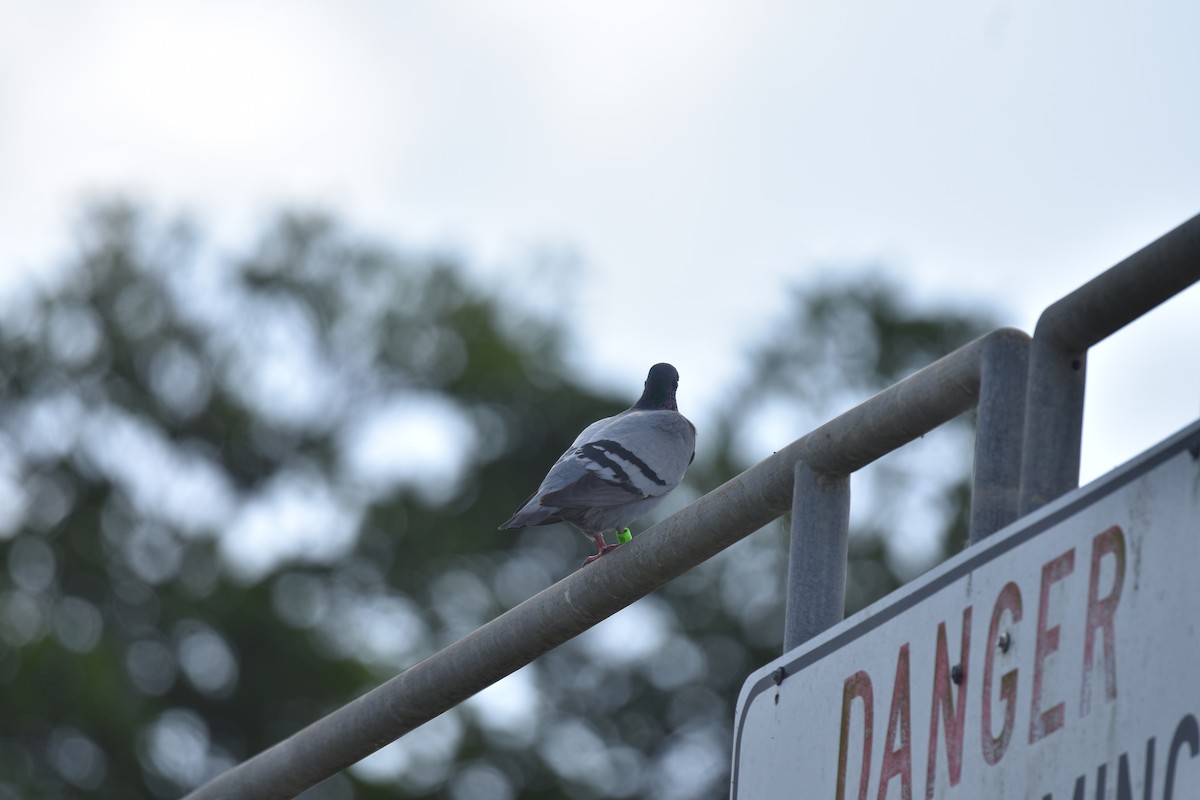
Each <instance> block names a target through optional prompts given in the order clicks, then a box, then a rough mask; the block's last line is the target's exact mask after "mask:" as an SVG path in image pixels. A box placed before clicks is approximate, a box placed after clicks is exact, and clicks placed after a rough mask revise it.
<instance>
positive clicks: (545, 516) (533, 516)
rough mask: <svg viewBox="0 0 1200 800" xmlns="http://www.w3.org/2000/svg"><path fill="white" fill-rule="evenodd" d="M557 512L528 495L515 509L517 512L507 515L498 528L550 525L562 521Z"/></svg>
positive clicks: (510, 528)
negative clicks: (506, 519)
mask: <svg viewBox="0 0 1200 800" xmlns="http://www.w3.org/2000/svg"><path fill="white" fill-rule="evenodd" d="M557 514H558V509H557V508H554V507H552V506H551V507H547V506H543V505H541V504H539V503H537V502H535V501H534V498H532V497H530V498H529V499H528V500H526V501H525V503H524V504H523V505H522V506H521V507H520V508H518V509H517V513H515V514H513V515H512V516H511V517H509V518H508V521H507V522H505V523H504V524H503V525H501V526H500V530H502V531H510V530H515V529H516V528H532V527H535V526H537V525H550V524H551V523H554V522H562V520H561V519H559V518H558V516H557Z"/></svg>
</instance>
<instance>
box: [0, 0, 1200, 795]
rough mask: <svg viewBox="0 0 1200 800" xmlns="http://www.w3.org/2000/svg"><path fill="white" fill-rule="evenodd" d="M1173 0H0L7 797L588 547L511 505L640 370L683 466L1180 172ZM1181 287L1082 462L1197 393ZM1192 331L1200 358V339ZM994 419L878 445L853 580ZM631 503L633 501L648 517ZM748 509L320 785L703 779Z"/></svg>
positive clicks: (857, 388)
mask: <svg viewBox="0 0 1200 800" xmlns="http://www.w3.org/2000/svg"><path fill="white" fill-rule="evenodd" d="M1196 30H1200V6H1196V5H1195V4H1193V3H1184V2H1177V3H1172V2H1149V3H1145V4H1141V5H1139V6H1137V7H1136V8H1134V7H1125V6H1119V5H1116V4H1102V5H1099V6H1097V5H1095V4H1084V3H1065V4H1058V5H1054V6H1047V5H1046V4H1032V3H1020V2H994V3H986V4H982V5H976V6H970V7H967V6H963V5H961V4H953V3H945V2H942V3H931V4H927V5H925V6H919V7H911V6H908V7H904V8H901V7H899V6H888V5H885V4H880V3H870V2H863V3H828V2H812V3H798V4H784V3H771V2H756V3H741V4H732V3H678V2H664V3H654V4H648V3H627V2H615V3H607V4H590V3H576V4H566V3H550V2H513V3H507V4H503V5H497V4H485V3H474V2H462V3H446V4H437V5H417V4H392V3H385V2H368V1H367V0H363V1H362V2H349V3H341V4H332V3H315V2H298V3H267V2H258V3H226V2H213V3H206V4H202V5H201V4H193V5H186V6H185V5H183V4H166V3H149V2H129V3H122V4H119V5H118V4H101V3H83V2H61V3H36V4H35V3H19V2H14V3H6V4H4V5H3V6H0V234H2V235H0V557H2V559H3V569H2V570H0V797H2V798H5V800H7V798H8V797H89V796H103V797H115V798H122V797H130V798H133V797H175V796H178V795H180V794H182V793H184V792H186V791H187V790H188V789H190V788H192V787H194V786H196V785H198V784H199V783H200V782H203V781H204V780H205V779H206V778H207V777H210V776H211V775H213V774H215V773H216V772H218V771H220V770H222V769H224V768H227V767H228V766H230V765H231V764H233V763H236V762H237V761H239V760H242V759H244V758H246V757H248V756H249V755H252V754H253V753H255V752H257V751H259V750H261V749H262V748H264V747H266V746H268V745H269V744H271V743H273V742H274V741H277V740H278V739H280V738H282V737H284V736H286V735H288V734H289V733H291V732H293V731H294V730H296V729H298V728H299V727H301V726H303V725H304V724H306V723H308V722H310V721H312V720H313V719H315V718H317V717H318V716H320V715H321V714H323V713H325V712H326V711H328V710H331V709H332V708H334V707H336V706H338V705H341V704H342V703H344V702H346V701H347V700H349V699H351V698H353V697H354V696H356V695H357V694H359V693H361V692H362V691H364V690H366V689H367V688H370V687H371V686H373V685H375V684H377V683H379V682H380V681H382V680H384V679H386V678H387V677H390V676H391V675H393V674H395V673H396V672H397V671H399V670H401V669H403V668H404V667H406V666H408V665H410V664H412V663H413V662H415V661H416V660H418V659H419V658H421V657H423V656H425V655H427V654H429V653H430V652H433V651H434V650H436V649H437V648H439V647H441V646H444V645H445V644H448V643H449V642H451V641H453V640H454V639H455V638H457V637H458V636H460V635H461V634H463V633H465V632H467V631H469V630H471V629H472V628H474V627H476V626H477V625H479V624H481V623H482V622H485V621H486V620H488V619H490V618H492V617H494V616H495V615H496V614H498V613H500V612H501V611H503V610H504V609H506V608H509V607H511V606H513V605H515V604H517V603H518V602H520V601H521V600H523V599H525V598H526V597H528V596H530V595H532V594H534V593H535V592H537V591H539V590H540V589H541V588H543V587H544V586H546V585H547V584H549V583H550V582H552V581H554V580H557V579H558V578H560V577H562V576H563V575H565V574H567V573H568V572H570V571H571V570H572V569H575V568H576V567H577V566H578V564H579V562H580V561H581V560H582V558H583V556H584V555H586V554H587V552H588V545H587V542H586V541H585V540H584V539H583V537H581V536H579V535H578V534H576V533H573V532H572V531H570V530H567V529H563V528H546V529H535V530H530V531H526V532H522V533H519V534H516V535H509V534H500V533H498V532H497V531H496V530H495V527H496V525H497V524H499V522H501V521H502V520H503V519H505V518H506V517H507V516H508V514H509V513H510V512H511V511H512V509H513V508H514V507H515V506H516V505H517V504H518V503H519V502H520V501H521V500H522V499H524V497H525V496H526V495H527V494H528V493H529V491H531V490H532V488H533V487H534V486H535V485H536V483H537V481H538V479H539V478H540V477H541V475H542V474H543V473H544V471H545V469H546V468H547V466H548V465H549V464H550V463H551V462H552V461H553V460H554V458H555V457H556V456H557V455H558V454H559V452H561V450H562V448H563V447H564V446H565V445H566V443H568V442H569V441H570V440H571V438H573V436H574V435H575V433H576V432H577V431H578V430H579V429H580V428H581V427H582V426H583V425H584V424H586V423H587V422H590V421H591V420H593V419H595V418H597V417H599V416H602V415H604V414H608V413H612V412H614V411H617V410H620V409H621V408H623V407H625V406H627V405H628V404H629V403H630V402H631V401H632V400H633V399H634V398H636V396H637V394H638V392H639V391H640V387H641V381H642V380H643V379H644V377H645V371H646V368H647V367H648V366H649V365H650V364H652V363H654V362H656V361H661V360H669V361H671V362H672V363H674V364H675V365H676V366H677V367H679V369H680V372H681V373H682V376H683V379H682V385H681V387H680V404H681V409H682V410H683V411H684V413H685V414H687V415H688V416H690V417H691V418H692V419H693V420H694V421H695V422H696V424H697V426H698V428H699V430H700V438H699V446H698V454H697V460H696V463H695V465H694V466H693V467H692V469H691V470H690V472H689V474H688V479H687V483H686V485H685V486H683V487H681V488H680V489H679V490H677V492H676V493H675V494H673V495H672V496H671V498H670V500H669V502H668V504H667V505H666V506H665V507H664V508H663V509H662V510H661V511H660V512H659V513H658V514H657V515H656V517H661V516H663V515H665V514H667V513H670V511H671V510H673V509H674V508H678V507H680V506H682V505H683V504H685V503H686V502H688V501H689V500H690V499H692V498H694V497H697V496H699V494H701V493H703V492H705V491H708V490H710V489H712V488H714V487H715V486H717V485H719V484H720V483H721V482H722V481H724V480H726V479H728V478H729V477H732V476H733V475H735V474H737V472H739V471H740V470H742V469H744V468H745V467H746V466H749V465H751V464H753V463H754V462H755V461H757V460H758V459H760V458H761V457H763V456H764V455H766V454H768V453H769V452H771V450H773V449H777V448H778V447H780V446H782V445H784V444H786V443H788V442H790V441H791V440H793V439H795V438H796V437H797V436H799V435H801V434H803V433H804V432H805V431H807V430H809V429H811V428H812V427H813V426H815V425H816V424H819V423H820V422H822V421H824V420H825V419H828V418H829V417H831V416H833V415H835V414H837V413H839V412H841V411H843V410H845V409H846V408H848V407H850V406H851V405H853V404H854V403H857V402H859V401H861V400H862V399H864V398H865V397H867V396H869V395H870V394H871V393H873V392H875V391H878V390H879V389H881V388H883V387H885V386H887V385H888V384H890V383H892V382H894V381H895V380H897V379H899V378H901V377H903V376H904V375H906V374H908V373H910V372H912V371H913V370H915V369H918V368H920V367H921V366H924V365H925V364H927V363H929V362H930V361H932V360H934V359H936V358H937V357H939V356H941V355H943V354H944V353H946V352H948V351H950V350H952V349H954V348H955V347H957V346H959V345H961V344H963V343H965V342H966V341H969V340H970V339H971V338H973V337H974V336H976V335H978V334H979V333H982V332H984V331H986V330H988V329H989V328H991V327H994V326H995V325H998V324H1007V325H1015V326H1017V327H1021V328H1024V329H1026V330H1032V328H1033V325H1034V323H1035V321H1036V319H1037V316H1038V314H1039V313H1040V311H1041V310H1042V309H1043V308H1044V307H1045V306H1046V305H1048V304H1049V303H1051V302H1053V301H1054V300H1056V299H1057V298H1058V297H1060V296H1061V295H1062V294H1064V293H1066V292H1067V291H1070V290H1071V289H1072V288H1074V287H1075V286H1078V285H1079V284H1081V283H1083V282H1084V281H1086V280H1087V279H1088V278H1090V277H1092V276H1093V275H1095V274H1096V273H1098V272H1099V271H1101V270H1102V269H1104V268H1106V267H1107V266H1110V265H1111V264H1112V263H1115V262H1116V261H1118V260H1119V259H1120V258H1122V257H1124V256H1125V255H1127V254H1129V253H1131V252H1133V251H1134V250H1136V249H1138V248H1140V247H1141V246H1143V245H1145V244H1146V243H1148V242H1150V241H1151V240H1153V239H1154V238H1156V237H1157V236H1159V235H1161V234H1162V233H1164V232H1166V231H1167V230H1169V229H1170V228H1172V227H1174V226H1175V225H1177V224H1179V223H1180V222H1182V221H1184V220H1185V219H1187V218H1189V217H1190V216H1192V215H1194V214H1195V213H1197V212H1198V211H1200V150H1198V149H1197V148H1196V147H1195V142H1197V141H1200V104H1198V103H1197V102H1196V100H1195V85H1196V80H1197V78H1200V50H1198V49H1197V48H1196V47H1195V46H1194V31H1196ZM1197 319H1200V297H1198V296H1197V292H1196V291H1195V290H1192V291H1191V292H1188V293H1186V294H1184V295H1182V296H1181V297H1179V298H1177V299H1176V300H1173V301H1171V302H1170V303H1168V304H1167V305H1166V306H1164V307H1163V308H1161V309H1159V310H1158V311H1157V312H1155V313H1154V314H1153V315H1151V316H1150V317H1147V318H1146V319H1144V320H1141V321H1139V322H1137V323H1135V324H1134V325H1132V326H1130V328H1129V329H1127V330H1126V331H1123V332H1122V333H1121V334H1120V335H1118V336H1116V337H1114V338H1113V339H1112V340H1110V341H1109V342H1105V343H1102V344H1101V345H1099V346H1098V347H1097V348H1095V349H1094V350H1093V355H1092V357H1091V358H1090V360H1089V393H1088V398H1087V416H1086V418H1085V431H1084V436H1085V441H1084V474H1083V478H1084V480H1088V479H1090V478H1092V477H1095V476H1097V475H1099V474H1102V473H1104V472H1106V471H1107V470H1109V469H1111V468H1112V467H1114V466H1116V465H1117V464H1119V463H1121V462H1122V461H1123V460H1125V459H1126V458H1129V457H1130V456H1132V455H1134V454H1135V453H1137V452H1139V451H1140V450H1142V449H1144V448H1145V447H1146V446H1148V445H1150V444H1152V443H1153V442H1155V441H1157V440H1158V439H1160V438H1162V437H1163V436H1165V435H1167V434H1168V433H1170V432H1171V431H1173V430H1175V429H1177V428H1178V427H1180V426H1181V425H1183V424H1184V423H1186V422H1188V421H1190V420H1192V419H1194V418H1195V417H1196V415H1197V412H1200V373H1198V372H1197V371H1196V370H1192V369H1187V368H1185V367H1183V366H1181V365H1184V364H1187V363H1190V361H1189V360H1188V359H1189V358H1191V356H1189V355H1188V354H1189V353H1190V351H1191V350H1192V349H1194V342H1195V341H1196V328H1197V323H1196V320H1197ZM1191 360H1194V358H1191ZM970 436H971V420H970V419H969V418H967V419H963V420H961V421H958V422H956V423H954V424H952V425H949V426H947V427H946V428H945V429H944V430H940V431H938V432H936V433H934V434H931V435H930V436H928V437H926V438H925V439H924V440H923V441H922V442H920V443H919V444H918V445H915V446H913V447H910V448H906V449H905V450H903V451H901V452H898V453H896V454H894V455H892V456H889V457H887V458H885V459H883V460H881V461H880V462H879V463H878V464H876V465H873V466H872V467H870V468H869V469H867V470H865V471H864V472H863V473H862V474H861V475H859V476H858V477H856V479H855V484H854V493H855V502H854V508H853V512H852V524H853V528H854V532H853V537H852V543H851V548H852V554H851V555H852V561H851V572H850V578H851V579H850V588H849V597H848V608H849V610H851V611H852V610H854V609H857V608H860V607H862V606H863V605H864V604H866V603H868V602H870V601H871V600H873V599H875V598H878V597H880V596H882V595H883V594H885V593H886V592H887V591H889V590H890V589H892V588H894V587H895V586H897V585H898V584H899V583H900V582H902V581H904V580H907V579H909V578H911V577H913V576H914V575H916V574H919V573H920V572H921V571H922V570H923V569H926V568H927V567H928V566H930V565H931V564H934V563H937V561H938V560H940V559H941V558H944V557H945V555H946V554H948V553H951V552H954V551H955V550H957V549H958V548H959V547H961V543H962V539H963V531H964V525H963V519H964V514H965V511H966V507H967V503H968V502H969V498H968V497H967V494H966V483H965V479H966V476H967V475H968V474H969V471H970ZM652 522H653V518H650V519H646V520H643V521H641V522H640V523H639V525H638V526H636V527H637V528H638V529H640V528H642V527H644V526H645V525H647V524H650V523H652ZM783 530H784V528H783V527H782V526H780V525H773V526H770V527H769V528H768V529H765V530H764V531H761V532H759V533H757V534H755V535H754V536H752V537H750V538H749V539H748V540H746V541H745V542H743V543H741V544H739V545H738V546H736V547H734V548H731V550H729V551H728V552H726V553H725V554H722V555H721V556H719V557H718V558H716V559H713V561H712V562H710V563H709V564H706V565H705V566H703V567H702V568H700V569H698V570H695V571H693V573H690V574H689V575H688V576H685V577H684V578H681V579H679V580H677V581H675V582H674V583H673V584H671V585H670V586H668V587H667V588H665V589H664V590H662V591H661V592H658V593H656V594H655V595H654V596H652V597H649V598H647V599H646V600H644V601H642V602H640V603H638V604H637V605H635V606H634V607H632V608H630V609H628V610H627V611H624V612H621V613H620V614H618V615H616V616H615V617H614V618H612V619H611V620H609V621H608V622H606V623H604V624H603V625H601V626H599V627H598V628H596V629H595V630H594V631H592V632H590V633H589V634H587V635H585V636H583V637H580V638H579V639H578V640H576V641H574V642H572V643H570V644H568V645H566V646H564V647H562V648H560V649H559V650H557V651H555V652H554V653H552V654H550V655H548V656H546V657H544V658H543V659H540V660H539V661H538V662H537V663H536V664H534V665H532V666H531V667H529V668H527V669H525V670H522V671H521V672H520V673H518V674H516V675H514V676H513V677H512V678H510V679H508V680H506V681H504V682H503V683H501V684H499V685H498V686H496V687H494V688H493V689H490V690H488V691H486V692H484V693H483V694H481V695H480V696H478V697H477V698H475V699H473V700H471V701H469V702H468V703H466V704H464V706H462V707H461V708H459V709H457V710H455V711H454V712H451V713H449V714H447V715H444V716H443V717H441V718H439V719H438V720H436V721H434V722H433V723H431V724H429V725H428V726H426V727H425V728H423V729H421V730H419V731H417V732H416V733H414V734H412V735H410V736H408V737H405V738H404V739H402V740H401V741H400V742H398V743H396V744H394V745H392V746H389V747H387V748H385V749H384V750H383V751H381V752H380V753H379V754H378V755H376V756H373V757H372V758H370V759H368V760H366V761H364V762H362V763H361V764H359V765H357V766H356V767H354V768H353V769H351V770H349V771H348V772H346V773H345V774H343V775H339V776H337V777H336V778H333V779H331V780H330V781H327V782H326V783H324V784H322V785H321V786H319V787H316V788H314V789H313V790H311V792H310V793H309V794H308V795H307V796H308V797H310V798H318V797H320V798H372V797H446V798H454V800H462V799H464V798H497V799H498V800H506V799H507V798H518V797H522V798H523V797H529V798H558V797H568V798H593V797H595V798H599V797H655V798H702V797H716V796H721V795H722V794H723V793H724V791H725V784H726V781H727V773H728V761H729V755H730V752H729V743H730V724H731V721H732V714H733V703H734V700H735V698H736V694H737V689H738V688H739V686H740V684H741V681H742V680H743V679H744V677H745V675H746V674H747V673H748V672H749V671H750V670H751V669H753V668H754V667H756V666H758V665H760V664H762V663H764V662H765V661H767V660H769V659H770V658H772V657H773V656H774V655H776V654H777V653H778V651H779V647H780V641H781V638H782V610H781V604H782V585H781V581H782V577H783V564H784V560H785V553H786V543H785V541H784V536H783Z"/></svg>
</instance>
